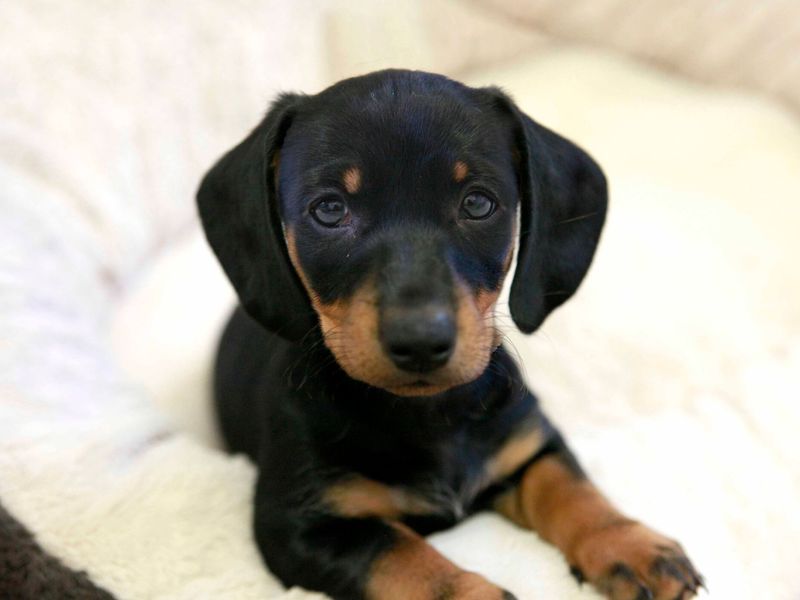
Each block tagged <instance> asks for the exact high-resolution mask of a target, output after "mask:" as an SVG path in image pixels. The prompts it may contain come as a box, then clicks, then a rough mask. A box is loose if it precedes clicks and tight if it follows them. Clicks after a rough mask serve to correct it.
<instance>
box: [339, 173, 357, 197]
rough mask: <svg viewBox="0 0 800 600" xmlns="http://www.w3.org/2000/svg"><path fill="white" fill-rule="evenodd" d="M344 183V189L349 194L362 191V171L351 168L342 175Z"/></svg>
mask: <svg viewBox="0 0 800 600" xmlns="http://www.w3.org/2000/svg"><path fill="white" fill-rule="evenodd" d="M342 182H343V183H344V189H346V190H347V193H348V194H355V193H356V192H358V190H360V189H361V169H359V168H358V167H350V168H349V169H347V170H346V171H345V172H344V173H343V174H342Z"/></svg>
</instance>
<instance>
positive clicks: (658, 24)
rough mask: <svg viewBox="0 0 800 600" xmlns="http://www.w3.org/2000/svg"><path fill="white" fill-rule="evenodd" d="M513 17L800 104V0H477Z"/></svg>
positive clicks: (517, 21)
mask: <svg viewBox="0 0 800 600" xmlns="http://www.w3.org/2000/svg"><path fill="white" fill-rule="evenodd" d="M472 3H473V4H476V5H480V6H484V7H485V8H486V9H487V11H489V12H492V13H493V12H494V11H500V12H502V13H504V14H506V15H507V16H508V17H509V20H510V21H511V22H512V23H513V24H514V25H515V26H519V24H520V23H527V24H528V25H529V26H531V27H532V28H533V29H534V30H536V31H538V32H541V33H545V34H550V35H553V36H555V37H558V38H562V39H564V38H566V39H570V40H574V41H578V42H581V41H582V42H596V43H597V44H599V45H601V46H610V47H613V48H617V49H619V50H622V51H624V52H627V53H630V54H632V55H635V56H638V57H641V58H646V59H650V60H654V61H656V62H658V63H660V64H662V65H667V66H670V67H674V68H677V69H678V70H680V71H683V72H685V73H688V74H691V75H693V76H695V77H699V78H701V79H703V80H706V81H712V82H721V83H731V84H737V85H740V86H742V87H747V88H756V89H761V90H764V91H766V92H768V93H770V94H772V95H775V96H776V97H778V98H781V99H783V100H785V101H787V102H788V103H790V104H791V105H792V106H794V108H795V109H800V3H798V2H796V0H763V1H753V0H570V1H569V2H564V1H563V0H526V1H524V2H520V1H519V0H473V2H472Z"/></svg>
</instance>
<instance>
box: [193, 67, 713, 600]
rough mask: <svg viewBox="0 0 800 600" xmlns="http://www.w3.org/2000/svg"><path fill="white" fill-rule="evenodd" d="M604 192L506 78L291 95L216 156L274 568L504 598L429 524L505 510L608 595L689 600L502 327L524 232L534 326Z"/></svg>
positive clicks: (232, 396) (363, 591)
mask: <svg viewBox="0 0 800 600" xmlns="http://www.w3.org/2000/svg"><path fill="white" fill-rule="evenodd" d="M606 202H607V197H606V183H605V179H604V177H603V173H602V172H601V170H600V168H599V167H598V166H597V165H596V164H595V163H594V161H592V159H591V158H590V157H589V156H588V155H587V154H586V153H585V152H583V151H582V150H581V149H579V148H578V147H576V146H575V145H574V144H572V143H571V142H569V141H567V140H565V139H564V138H562V137H559V136H558V135H557V134H555V133H553V132H551V131H549V130H547V129H545V128H544V127H542V126H541V125H539V124H537V123H536V122H535V121H533V120H531V119H530V118H528V117H527V116H526V115H524V114H522V113H521V112H520V111H519V109H518V108H517V107H516V106H515V105H514V103H513V102H512V101H511V100H510V99H509V98H508V97H507V96H506V95H505V94H503V93H502V92H501V91H499V90H498V89H496V88H483V89H473V88H469V87H466V86H464V85H461V84H459V83H456V82H454V81H451V80H449V79H447V78H445V77H442V76H438V75H431V74H427V73H420V72H410V71H400V70H392V71H382V72H378V73H373V74H370V75H366V76H363V77H357V78H354V79H348V80H346V81H342V82H340V83H338V84H336V85H334V86H332V87H330V88H328V89H326V90H325V91H323V92H321V93H319V94H317V95H315V96H303V95H284V96H282V97H281V98H280V99H279V100H278V101H277V102H275V104H273V106H272V107H271V109H270V110H269V113H268V114H267V116H266V118H265V119H264V120H263V121H262V122H261V124H260V125H258V127H256V129H255V130H254V131H253V132H252V133H251V134H250V135H249V136H248V137H247V138H246V139H245V140H244V141H243V142H242V143H241V144H239V145H238V146H236V147H235V148H234V149H233V150H231V151H230V152H229V153H228V154H226V155H225V156H224V157H223V158H222V159H221V160H220V161H219V162H218V163H217V164H216V166H214V167H213V169H212V170H211V171H210V172H209V173H208V175H207V176H206V178H205V180H204V181H203V183H202V186H201V188H200V191H199V193H198V203H199V208H200V215H201V217H202V221H203V226H204V228H205V231H206V234H207V236H208V240H209V242H210V243H211V246H212V248H213V249H214V251H215V253H216V254H217V256H218V258H219V260H220V262H221V263H222V266H223V268H224V269H225V272H226V273H227V275H228V277H229V278H230V280H231V281H232V283H233V285H234V287H235V288H236V291H237V293H238V295H239V299H240V301H241V307H242V308H241V309H239V310H237V311H236V312H235V313H234V315H233V317H232V318H231V320H230V323H229V324H228V326H227V329H226V331H225V333H224V335H223V339H222V342H221V346H220V350H219V357H218V362H217V366H216V384H215V394H216V402H217V406H218V412H219V417H220V420H221V424H222V430H223V432H224V435H225V438H226V440H227V442H228V444H229V446H230V448H231V450H233V451H242V452H246V453H247V454H248V455H250V456H251V457H252V458H253V460H254V461H255V462H256V463H257V464H258V468H259V478H258V484H257V488H256V493H255V517H254V523H253V526H254V531H255V538H256V541H257V543H258V546H259V548H260V550H261V553H262V555H263V557H264V559H265V561H266V563H267V565H268V566H269V568H270V570H271V571H272V572H273V573H275V575H277V576H278V577H279V578H280V579H281V581H283V582H284V583H285V584H286V585H299V586H303V587H306V588H309V589H312V590H320V591H323V592H326V593H327V594H329V595H330V596H332V597H333V598H337V599H361V598H370V599H388V600H398V599H406V598H407V599H411V600H435V599H439V600H443V599H445V598H448V599H458V600H466V599H471V600H478V599H481V600H483V599H486V600H491V599H497V600H499V599H501V598H513V597H514V596H513V595H512V594H511V593H510V592H507V591H505V590H503V589H501V588H499V587H498V586H496V585H494V584H492V583H491V582H489V581H488V580H486V579H485V578H483V577H481V576H480V575H477V574H475V573H470V572H466V571H464V570H462V569H460V568H459V567H458V566H457V565H455V564H453V563H451V562H450V561H448V560H447V559H446V558H444V557H443V556H441V555H440V554H439V553H437V552H436V551H435V550H434V549H433V548H432V547H431V546H429V545H428V544H427V543H426V542H425V540H424V539H423V538H422V537H421V535H422V534H425V533H428V532H431V531H434V530H436V529H440V528H444V527H448V526H451V525H453V524H454V523H456V522H457V521H459V520H460V519H462V518H464V517H465V516H467V515H469V514H472V513H474V512H476V511H479V510H495V511H498V512H499V513H501V514H503V515H505V516H506V517H508V518H509V519H511V520H513V521H514V522H515V523H518V524H519V525H520V526H522V527H527V528H531V529H534V530H535V531H537V532H538V533H539V535H541V536H542V537H543V538H544V539H546V540H548V541H550V542H552V543H553V544H555V545H556V546H557V547H558V548H559V549H560V550H561V551H562V552H563V554H564V556H565V557H566V559H567V561H568V563H569V565H570V566H571V569H572V571H573V573H574V574H575V576H576V577H577V578H578V579H579V580H580V581H583V580H586V581H589V582H591V583H592V584H593V585H594V586H595V587H596V588H597V589H599V590H600V591H602V592H603V593H604V594H606V595H607V596H608V597H610V598H614V599H619V600H628V599H630V600H634V599H637V600H641V599H645V598H656V599H658V600H667V599H669V600H672V599H680V598H688V597H691V596H693V595H694V593H695V591H696V590H697V587H698V586H699V585H701V579H700V576H699V575H698V574H697V573H696V571H695V570H694V568H693V567H692V565H691V564H690V563H689V560H688V559H687V558H686V555H685V554H684V552H683V550H682V549H681V547H680V546H679V545H678V544H677V543H676V542H674V541H673V540H671V539H669V538H667V537H664V536H662V535H661V534H659V533H656V532H654V531H652V530H650V529H648V528H647V527H645V526H644V525H641V524H639V523H637V522H635V521H632V520H631V519H628V518H626V517H625V516H624V515H623V514H622V513H620V512H619V511H618V510H617V509H615V508H614V507H613V506H612V505H610V504H609V502H608V501H607V500H606V499H605V498H604V497H603V496H602V494H600V492H598V491H597V489H595V487H594V486H593V485H592V484H591V483H590V482H589V480H588V479H587V478H586V476H585V475H584V473H583V472H582V471H581V469H580V467H579V466H578V464H577V462H576V460H575V458H574V457H573V456H572V454H571V453H570V451H569V449H568V448H567V447H566V445H565V443H564V441H563V439H562V438H561V437H560V436H559V434H558V432H557V431H556V429H555V428H554V427H553V425H552V424H550V423H549V422H548V420H547V418H546V417H545V416H544V415H543V414H542V412H541V411H540V409H539V407H538V405H537V401H536V398H535V397H534V396H533V394H532V393H531V392H530V391H529V390H528V389H527V388H526V387H525V384H524V382H523V380H522V378H521V376H520V373H519V371H518V369H517V366H516V365H515V364H514V362H513V360H512V359H511V358H510V356H509V355H508V353H507V352H506V351H505V350H504V349H503V346H502V345H501V344H500V337H501V336H500V335H499V333H498V331H497V330H496V328H495V323H494V305H495V302H496V301H497V297H498V294H499V291H500V288H501V286H502V284H503V280H504V278H505V276H506V273H507V271H508V270H509V266H510V264H511V259H512V254H513V251H514V246H515V242H516V239H517V237H519V256H518V261H517V268H516V272H515V273H514V279H513V282H512V286H511V297H510V308H511V314H512V317H513V319H514V322H515V323H516V324H517V326H518V327H519V328H520V329H521V330H522V331H525V332H528V333H529V332H532V331H534V330H535V329H536V328H537V327H539V325H541V323H542V321H544V319H545V317H547V315H548V313H549V312H550V311H552V310H553V309H554V308H556V307H557V306H559V305H560V304H561V303H563V302H564V301H565V300H566V299H567V298H569V297H570V296H571V295H572V293H573V292H575V290H576V288H577V287H578V285H579V284H580V282H581V280H582V279H583V277H584V275H585V274H586V271H587V269H588V268H589V264H590V263H591V260H592V256H593V254H594V251H595V247H596V245H597V242H598V239H599V237H600V230H601V229H602V226H603V221H604V218H605V212H606ZM517 212H519V214H520V219H519V232H518V235H517V225H516V223H517Z"/></svg>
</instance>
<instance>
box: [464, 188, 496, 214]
mask: <svg viewBox="0 0 800 600" xmlns="http://www.w3.org/2000/svg"><path fill="white" fill-rule="evenodd" d="M494 209H495V202H494V200H492V199H491V198H489V197H488V196H485V195H483V194H480V193H478V192H472V193H471V194H467V195H466V196H465V197H464V199H463V200H462V201H461V214H462V215H463V216H464V217H465V218H467V219H473V220H482V219H487V218H489V217H490V216H491V215H492V213H493V212H494Z"/></svg>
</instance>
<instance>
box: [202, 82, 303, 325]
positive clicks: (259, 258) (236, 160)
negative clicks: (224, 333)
mask: <svg viewBox="0 0 800 600" xmlns="http://www.w3.org/2000/svg"><path fill="white" fill-rule="evenodd" d="M303 100H304V97H303V96H299V95H293V94H285V95H282V96H281V97H280V98H278V100H277V101H275V103H274V104H273V105H272V106H271V107H270V110H269V112H268V113H267V116H266V117H265V118H264V120H263V121H262V122H261V123H260V124H259V125H258V127H256V128H255V129H254V130H253V131H252V133H250V135H248V136H247V137H246V138H245V139H244V141H242V142H241V143H240V144H239V145H238V146H236V147H235V148H233V150H231V151H229V152H228V153H227V154H226V155H225V156H223V157H222V158H221V159H220V160H219V161H218V162H217V164H216V165H214V167H212V169H211V170H210V171H209V172H208V173H207V174H206V176H205V177H204V178H203V182H202V183H201V184H200V189H199V191H198V192H197V206H198V209H199V212H200V220H201V221H202V223H203V229H204V230H205V233H206V238H207V239H208V242H209V244H210V245H211V248H212V249H213V250H214V254H216V256H217V258H218V259H219V262H220V263H221V264H222V268H223V269H224V270H225V274H226V275H227V276H228V279H230V281H231V283H232V284H233V287H234V288H235V289H236V293H237V294H238V296H239V300H240V302H241V304H242V306H243V307H244V309H245V311H247V313H248V314H249V315H250V316H251V317H253V318H254V319H255V320H256V321H258V322H259V323H261V324H262V325H263V326H264V327H266V328H267V329H269V330H270V331H273V332H275V333H277V334H279V335H281V336H282V337H284V338H286V339H289V340H298V339H300V338H302V337H303V336H304V335H305V334H307V333H308V332H309V331H310V330H311V329H312V328H313V327H314V326H315V325H316V323H317V318H316V316H315V313H314V311H313V309H312V308H311V303H310V302H309V299H308V295H307V294H306V292H305V290H304V289H303V287H302V284H301V282H300V280H299V278H298V276H297V273H296V272H295V270H294V268H293V267H292V266H291V262H290V261H289V254H288V251H287V249H286V242H285V240H284V236H283V226H282V223H281V219H280V215H279V213H278V198H277V196H276V189H275V169H276V167H277V153H278V151H279V149H280V146H281V144H282V142H283V138H284V137H285V135H286V132H287V130H288V129H289V125H290V124H291V122H292V118H293V117H294V115H295V113H296V111H297V109H298V107H299V105H300V104H301V103H302V102H303Z"/></svg>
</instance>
